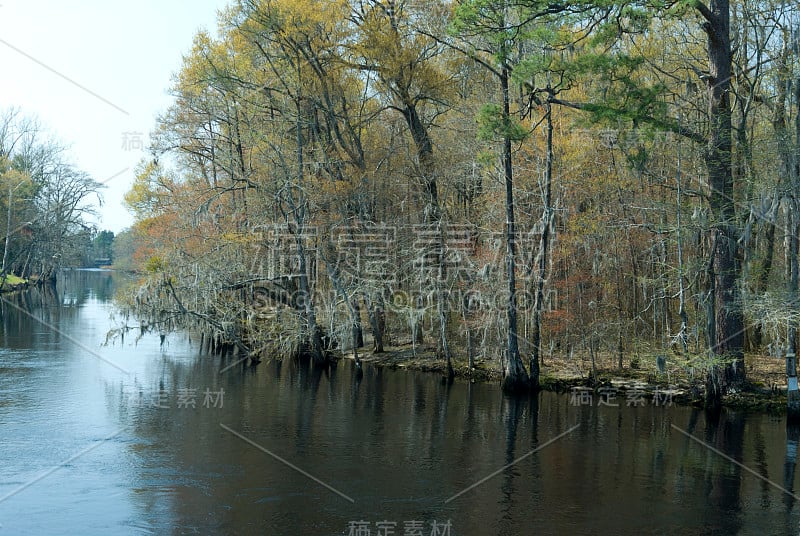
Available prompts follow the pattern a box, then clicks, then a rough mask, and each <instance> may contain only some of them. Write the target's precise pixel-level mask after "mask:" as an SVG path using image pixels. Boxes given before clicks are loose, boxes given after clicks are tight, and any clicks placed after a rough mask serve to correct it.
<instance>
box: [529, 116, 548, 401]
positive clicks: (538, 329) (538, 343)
mask: <svg viewBox="0 0 800 536" xmlns="http://www.w3.org/2000/svg"><path fill="white" fill-rule="evenodd" d="M545 114H546V119H547V122H546V128H547V155H546V160H545V175H544V199H542V202H543V205H544V207H543V211H542V220H541V226H542V228H541V235H540V237H539V252H538V254H537V259H536V261H537V262H536V290H535V292H534V302H533V326H532V330H531V346H532V350H533V353H532V355H531V359H530V383H531V388H532V389H534V390H536V389H538V388H539V367H540V365H541V355H542V310H543V308H544V284H545V276H546V275H547V264H548V261H549V258H550V257H549V253H550V241H551V237H550V232H551V229H552V228H553V208H552V206H551V205H552V199H551V192H552V184H553V109H552V107H551V105H550V103H549V102H548V103H547V105H546V110H545Z"/></svg>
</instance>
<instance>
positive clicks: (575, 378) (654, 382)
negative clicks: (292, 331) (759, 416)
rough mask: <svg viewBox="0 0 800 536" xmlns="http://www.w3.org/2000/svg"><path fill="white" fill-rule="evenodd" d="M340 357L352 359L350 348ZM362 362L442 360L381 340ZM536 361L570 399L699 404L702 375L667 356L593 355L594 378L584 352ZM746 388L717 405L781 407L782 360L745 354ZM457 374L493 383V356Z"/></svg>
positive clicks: (410, 364)
mask: <svg viewBox="0 0 800 536" xmlns="http://www.w3.org/2000/svg"><path fill="white" fill-rule="evenodd" d="M342 357H344V358H345V359H353V354H352V352H345V353H344V354H343V355H342ZM359 357H360V359H361V361H362V362H364V363H369V364H371V365H373V366H376V367H386V368H391V369H407V370H417V371H424V372H433V373H438V374H441V375H442V376H443V377H444V375H445V373H446V364H445V362H444V361H443V360H441V359H438V358H437V357H436V348H435V346H432V345H421V346H418V347H417V348H413V347H412V345H411V344H410V343H407V344H400V345H397V346H386V347H385V351H384V352H382V353H378V354H376V353H374V352H371V351H367V350H366V349H360V350H359ZM544 361H545V362H544V363H543V365H542V367H541V375H540V384H541V387H542V389H544V390H546V391H554V392H559V393H569V394H570V401H571V402H574V403H575V404H576V405H584V404H594V405H597V404H605V405H642V404H656V405H658V404H661V405H666V404H680V405H687V406H696V407H702V405H703V375H702V374H700V373H694V374H693V372H692V371H691V370H686V368H685V367H681V366H679V365H678V364H676V363H672V362H671V361H670V359H669V358H667V362H666V365H665V367H664V372H663V373H661V372H659V371H658V369H657V367H656V361H655V357H653V358H651V359H647V358H644V359H640V360H639V363H638V364H637V366H636V368H631V367H630V366H625V367H623V368H622V369H620V368H617V367H616V366H614V365H613V364H612V362H613V361H614V360H613V359H612V358H611V357H610V356H602V355H601V356H598V357H597V359H596V364H595V367H596V378H597V380H596V381H592V379H591V361H590V359H589V357H588V356H585V357H583V356H573V358H572V359H569V358H568V357H567V356H556V355H553V356H548V357H547V358H545V360H544ZM745 363H746V367H747V381H748V386H747V389H745V390H743V391H742V392H738V393H731V394H728V395H726V396H725V398H724V399H723V405H724V406H725V407H728V408H731V409H747V410H756V411H765V412H769V413H775V414H783V413H785V412H786V387H787V386H786V376H785V374H784V370H785V369H784V361H783V360H782V359H776V358H772V357H767V356H762V355H758V354H748V355H746V356H745ZM453 369H454V372H455V375H456V377H457V378H460V379H465V380H469V381H478V382H487V383H499V382H500V380H501V373H500V367H499V362H498V361H497V360H481V359H476V360H475V362H474V367H473V368H472V369H470V368H469V367H468V366H467V362H466V360H461V359H457V360H454V362H453Z"/></svg>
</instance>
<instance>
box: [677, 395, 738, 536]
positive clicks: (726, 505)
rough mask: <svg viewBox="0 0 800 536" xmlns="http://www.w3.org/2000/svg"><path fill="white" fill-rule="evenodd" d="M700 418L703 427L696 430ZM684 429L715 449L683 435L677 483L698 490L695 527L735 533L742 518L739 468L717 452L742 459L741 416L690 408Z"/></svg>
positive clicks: (735, 413)
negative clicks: (699, 513)
mask: <svg viewBox="0 0 800 536" xmlns="http://www.w3.org/2000/svg"><path fill="white" fill-rule="evenodd" d="M701 417H702V418H703V423H704V424H705V428H704V429H703V430H702V431H701V432H698V431H697V429H698V428H699V427H700V426H701V424H700V423H701ZM685 431H686V432H687V433H689V434H691V435H692V436H694V437H696V438H698V439H700V440H702V441H703V442H704V443H705V444H706V445H708V446H711V447H713V448H714V449H717V451H718V452H714V450H712V449H711V448H708V447H706V446H704V445H701V444H700V443H698V442H696V441H694V440H692V439H691V438H689V437H686V436H683V440H682V451H681V453H682V458H683V460H682V463H681V466H680V467H679V477H678V483H679V487H680V488H682V489H684V490H685V491H689V490H693V489H697V490H700V494H701V495H702V497H703V499H704V501H703V504H702V509H703V515H702V521H701V523H702V525H701V526H700V527H698V529H699V530H703V531H706V532H704V533H709V534H736V533H738V531H739V530H740V529H741V521H742V516H741V514H742V501H741V488H742V478H743V475H742V468H741V467H740V466H739V465H737V464H734V463H732V462H731V461H730V460H728V459H726V458H725V457H724V456H721V455H720V454H719V453H720V452H721V453H724V454H725V455H727V456H730V457H731V458H732V459H734V460H736V461H739V462H742V460H743V459H744V458H743V455H744V434H745V415H744V414H743V413H739V412H733V411H717V412H714V411H702V410H699V409H693V410H692V413H691V416H690V418H689V421H688V424H687V425H686V428H685Z"/></svg>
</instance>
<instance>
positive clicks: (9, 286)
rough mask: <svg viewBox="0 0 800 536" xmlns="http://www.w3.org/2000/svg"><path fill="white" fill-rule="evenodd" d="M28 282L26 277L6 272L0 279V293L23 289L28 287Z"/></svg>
mask: <svg viewBox="0 0 800 536" xmlns="http://www.w3.org/2000/svg"><path fill="white" fill-rule="evenodd" d="M30 284H31V282H30V281H29V280H27V279H23V278H21V277H17V276H15V275H14V274H8V275H7V276H6V277H5V278H2V279H0V293H5V292H16V291H18V290H24V289H26V288H28V287H29V286H30Z"/></svg>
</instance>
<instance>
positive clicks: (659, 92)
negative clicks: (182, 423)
mask: <svg viewBox="0 0 800 536" xmlns="http://www.w3.org/2000/svg"><path fill="white" fill-rule="evenodd" d="M799 11H800V8H799V6H798V5H796V4H795V3H793V2H783V1H780V2H779V1H775V0H730V1H729V0H711V2H710V3H708V4H706V3H703V2H702V1H700V0H678V1H672V2H671V1H663V0H635V1H616V0H587V1H579V2H561V1H560V0H555V1H541V0H408V1H405V0H239V1H236V2H233V3H231V4H230V6H229V7H228V8H227V9H225V10H224V11H222V12H220V13H219V19H218V28H217V29H216V31H215V32H213V33H212V32H200V33H198V34H197V35H196V37H195V39H194V42H193V44H192V46H191V49H190V50H189V51H188V52H187V53H186V54H185V56H184V60H183V64H182V65H181V67H180V69H179V70H178V72H177V73H176V74H175V76H174V79H173V81H172V85H171V87H170V91H171V93H172V94H173V95H174V97H175V101H174V105H173V106H172V107H170V108H169V109H168V110H167V111H166V112H165V113H163V114H162V115H161V116H160V117H159V118H158V119H157V122H156V125H155V127H154V130H153V132H152V134H151V142H152V143H151V146H150V148H149V153H150V154H149V156H148V157H147V158H146V159H143V160H142V161H141V162H140V164H139V166H138V169H137V177H136V180H135V183H134V184H133V187H132V188H131V190H130V191H129V193H128V194H127V196H126V202H127V204H128V205H129V207H130V209H131V210H132V211H133V213H134V214H135V216H136V223H135V225H134V226H133V227H132V228H131V229H130V231H129V232H128V233H126V234H125V236H124V239H125V241H126V243H127V244H134V245H135V251H134V252H133V259H134V262H135V264H136V265H138V266H139V267H140V269H141V270H142V271H143V273H144V274H145V276H146V277H145V278H144V280H143V281H142V284H141V285H140V286H138V287H137V288H136V290H135V291H134V292H133V293H132V294H131V296H130V300H131V304H132V305H133V306H135V308H136V310H137V312H138V313H139V314H140V315H142V316H143V317H144V318H147V319H148V321H149V323H150V325H151V326H158V327H159V329H162V330H165V329H171V328H177V327H180V326H186V325H189V324H191V325H194V326H198V327H200V328H201V330H202V331H203V333H204V340H205V342H206V344H209V345H210V346H211V347H212V348H214V349H217V350H219V349H229V350H231V351H233V352H235V353H236V354H237V355H240V356H243V358H245V357H247V358H249V359H251V360H253V361H258V360H259V359H261V358H266V357H276V356H290V355H298V354H303V355H306V356H308V357H309V358H310V359H311V360H312V361H313V362H314V363H317V364H325V363H327V362H328V361H329V360H330V359H334V358H335V356H336V355H341V354H347V355H352V357H354V358H355V360H356V363H359V352H360V351H361V352H362V354H363V353H364V352H373V353H379V352H382V351H383V350H384V347H385V346H386V347H388V346H391V345H400V344H408V345H410V346H411V347H412V348H413V349H414V351H416V349H417V348H423V347H424V345H429V346H432V347H433V348H434V349H435V359H438V360H440V361H441V362H443V363H445V364H446V367H447V370H448V371H449V372H448V373H449V375H451V376H452V374H453V366H454V363H466V364H467V366H468V367H469V368H470V369H472V368H473V367H474V366H475V364H476V363H479V362H496V363H498V364H499V367H500V370H501V373H502V388H503V389H504V390H506V391H527V390H536V389H538V388H539V387H540V384H541V374H542V372H541V370H542V364H543V362H544V361H545V360H546V359H551V358H552V356H554V355H559V356H561V357H563V358H564V359H567V360H577V359H579V358H583V357H585V356H590V357H591V362H592V368H593V369H594V364H595V360H596V359H597V360H600V359H603V360H605V361H612V362H613V363H614V364H615V366H617V367H618V368H619V369H629V368H636V367H637V366H639V362H640V360H645V359H648V360H655V359H657V356H666V359H668V360H670V362H672V363H677V364H679V365H680V366H681V367H682V368H683V369H685V370H687V371H691V374H692V376H693V377H694V378H696V381H697V383H698V385H699V386H701V387H702V389H703V392H704V399H705V403H706V405H707V406H708V407H716V406H718V405H719V404H720V403H721V401H722V400H723V398H724V397H725V396H726V394H728V393H731V392H736V391H740V390H742V389H746V388H747V387H748V385H749V384H748V374H747V373H748V370H749V363H748V359H749V358H750V356H752V355H756V354H759V355H763V354H767V353H768V354H769V355H770V356H773V357H776V358H779V359H777V360H775V361H774V363H775V365H774V367H775V370H776V371H778V372H784V371H785V374H786V377H788V380H787V384H788V386H789V394H788V402H789V408H790V411H791V410H792V408H794V411H795V413H798V412H800V392H798V391H797V380H796V362H795V352H796V339H797V323H798V314H797V290H798V270H799V268H798V226H799V225H800V213H799V212H798V209H799V207H798V192H799V189H798V186H800V182H798V181H800V13H799ZM365 339H366V342H365ZM661 359H663V358H661Z"/></svg>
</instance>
